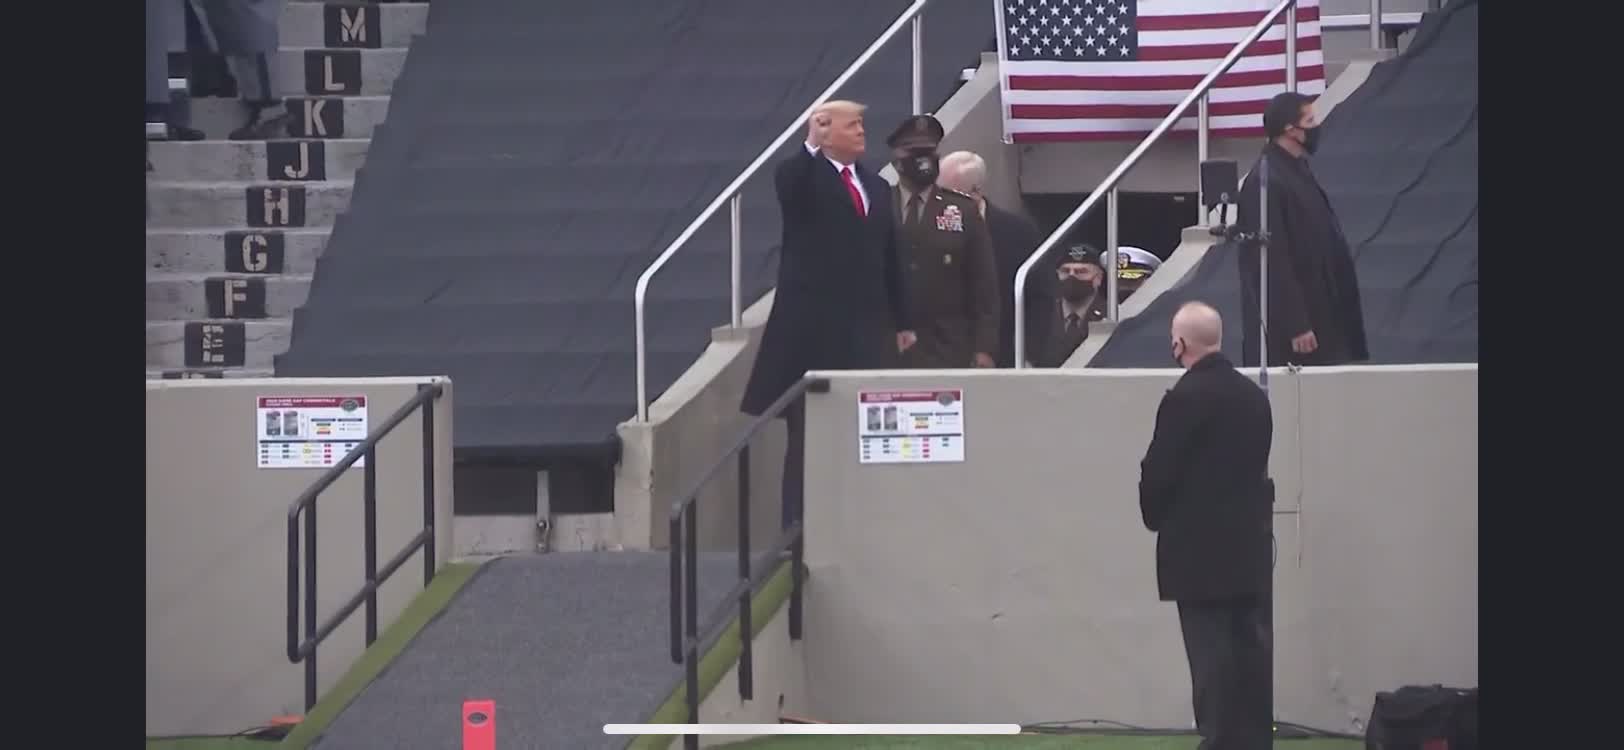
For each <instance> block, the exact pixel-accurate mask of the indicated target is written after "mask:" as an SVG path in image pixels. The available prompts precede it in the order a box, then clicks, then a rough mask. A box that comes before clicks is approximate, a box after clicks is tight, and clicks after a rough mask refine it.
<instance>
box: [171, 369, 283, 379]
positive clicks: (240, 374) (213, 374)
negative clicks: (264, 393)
mask: <svg viewBox="0 0 1624 750" xmlns="http://www.w3.org/2000/svg"><path fill="white" fill-rule="evenodd" d="M272 377H276V373H275V371H273V370H272V369H271V368H269V367H193V368H185V367H177V368H174V369H168V370H147V380H192V379H197V380H209V379H232V380H238V379H244V378H272Z"/></svg>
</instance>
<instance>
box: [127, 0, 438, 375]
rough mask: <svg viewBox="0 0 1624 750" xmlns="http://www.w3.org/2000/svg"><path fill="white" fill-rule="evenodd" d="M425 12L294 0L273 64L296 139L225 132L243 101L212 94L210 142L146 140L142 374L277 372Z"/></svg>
mask: <svg viewBox="0 0 1624 750" xmlns="http://www.w3.org/2000/svg"><path fill="white" fill-rule="evenodd" d="M428 13H429V4H428V3H426V2H389V3H383V4H377V3H356V2H342V3H336V2H335V3H328V2H310V1H309V0H292V1H291V2H289V3H288V4H287V6H286V9H285V10H284V12H283V16H282V23H281V41H282V50H281V52H280V54H278V56H277V59H276V64H277V65H278V66H279V68H280V71H281V73H282V78H281V81H282V83H281V88H282V91H281V93H282V94H283V95H284V97H285V99H286V101H287V104H288V112H289V113H290V115H291V116H292V117H291V121H292V122H291V125H290V132H289V135H288V137H286V138H279V139H275V140H271V141H228V140H225V138H226V134H227V133H229V132H230V131H231V130H233V129H235V128H237V127H239V126H241V125H242V123H243V118H244V116H245V110H244V108H243V106H242V104H241V103H240V102H238V101H237V100H235V99H224V98H205V99H197V100H194V101H193V102H192V108H191V125H192V126H193V127H196V128H198V129H201V130H202V131H203V132H204V133H206V134H207V136H208V138H209V140H205V141H193V142H163V141H155V142H151V143H150V144H149V146H148V161H149V162H150V163H151V164H152V167H153V171H151V172H148V173H147V239H146V246H147V250H146V258H147V377H149V378H182V377H270V376H271V374H272V370H271V360H272V357H274V356H275V355H276V354H278V353H280V352H282V351H284V350H286V349H287V346H288V341H289V339H290V337H291V316H292V314H293V310H294V309H295V308H297V307H298V306H299V305H301V304H303V302H304V300H305V298H306V297H307V296H308V294H309V290H310V282H311V274H312V273H313V272H314V270H315V265H316V260H317V258H319V257H320V256H321V253H322V251H323V249H324V248H325V247H326V244H327V239H328V236H329V234H330V233H331V231H332V226H333V222H334V220H335V219H336V218H337V216H338V215H339V214H341V213H343V212H344V211H345V210H346V209H347V208H348V207H349V204H350V195H351V187H352V185H353V180H354V178H355V173H356V171H357V170H359V169H360V168H361V166H362V164H363V163H364V162H365V160H366V156H367V150H368V147H369V145H370V142H371V138H372V135H373V133H374V132H375V131H376V129H377V127H378V126H379V125H380V124H381V123H383V122H384V120H385V118H386V117H387V116H388V112H389V94H390V92H391V91H392V90H393V87H394V84H395V81H396V79H397V78H398V77H399V76H400V73H401V70H402V69H403V68H404V66H405V64H406V56H407V51H408V48H409V47H410V45H411V42H412V40H413V39H414V38H416V37H418V36H419V35H421V34H423V33H424V30H425V29H426V27H427V22H428Z"/></svg>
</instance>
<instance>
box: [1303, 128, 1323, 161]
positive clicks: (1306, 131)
mask: <svg viewBox="0 0 1624 750" xmlns="http://www.w3.org/2000/svg"><path fill="white" fill-rule="evenodd" d="M1319 141H1320V126H1318V125H1315V126H1314V127H1311V128H1303V150H1304V151H1307V152H1308V153H1310V154H1312V153H1314V152H1315V151H1318V150H1319Z"/></svg>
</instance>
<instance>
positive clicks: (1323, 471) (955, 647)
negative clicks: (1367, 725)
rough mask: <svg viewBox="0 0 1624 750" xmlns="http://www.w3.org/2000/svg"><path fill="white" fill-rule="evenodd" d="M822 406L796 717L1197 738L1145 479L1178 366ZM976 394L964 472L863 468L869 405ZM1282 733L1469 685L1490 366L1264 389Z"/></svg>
mask: <svg viewBox="0 0 1624 750" xmlns="http://www.w3.org/2000/svg"><path fill="white" fill-rule="evenodd" d="M829 375H831V376H832V388H831V391H830V392H829V393H827V394H817V395H813V396H811V397H810V399H809V404H808V435H807V445H808V455H807V509H806V522H807V548H806V560H807V565H808V566H809V568H810V570H811V579H810V580H811V585H810V586H809V588H808V590H807V596H808V600H807V606H806V618H807V619H806V628H807V630H806V640H805V642H804V644H803V649H804V653H805V656H806V659H805V664H806V675H807V685H808V707H807V711H808V712H809V713H810V714H811V715H813V716H815V717H817V718H819V719H823V720H829V721H851V722H864V721H898V722H914V721H917V722H933V721H973V722H981V721H988V722H991V721H1018V722H1023V723H1024V722H1036V721H1055V720H1065V719H1073V718H1077V717H1080V716H1085V715H1086V716H1088V717H1093V718H1103V719H1112V720H1116V721H1122V722H1128V723H1132V724H1137V725H1144V726H1161V727H1187V726H1189V725H1190V722H1191V717H1190V695H1189V671H1188V667H1187V665H1186V662H1185V657H1184V650H1183V644H1182V640H1181V637H1180V634H1179V629H1178V622H1177V616H1176V613H1175V610H1174V607H1173V605H1172V604H1170V603H1163V602H1160V601H1158V600H1157V597H1156V587H1155V570H1154V549H1155V547H1154V544H1155V539H1154V536H1153V535H1152V534H1151V533H1149V532H1147V531H1146V530H1145V529H1144V528H1143V525H1142V522H1141V520H1140V517H1139V510H1138V504H1137V481H1138V461H1139V459H1140V458H1141V457H1142V455H1143V451H1144V449H1145V446H1146V444H1147V443H1148V441H1149V437H1150V433H1151V429H1152V424H1153V421H1154V416H1155V410H1156V407H1157V403H1158V399H1159V398H1160V396H1161V395H1162V393H1163V392H1164V391H1165V389H1167V388H1168V387H1169V386H1171V384H1172V383H1173V381H1174V379H1175V378H1176V377H1177V371H1175V370H1121V371H1115V370H1113V371H1092V370H1025V371H1019V372H1011V371H969V370H965V371H930V372H911V373H909V372H885V373H845V374H842V373H829ZM938 387H955V388H963V389H964V391H965V409H966V414H965V423H966V424H965V429H966V439H965V443H966V451H967V459H966V461H965V462H964V463H959V464H936V465H916V466H902V465H879V466H863V465H859V464H858V463H857V458H856V454H857V445H856V435H855V434H854V430H853V416H854V415H853V409H854V405H855V404H856V398H857V392H858V391H859V390H863V389H875V388H877V389H892V388H906V389H911V390H912V389H927V388H938ZM1270 396H1271V400H1272V403H1273V405H1274V418H1275V424H1276V428H1275V447H1274V450H1273V455H1272V458H1271V472H1272V474H1273V476H1274V477H1275V479H1276V482H1277V485H1278V492H1279V499H1278V503H1277V519H1276V525H1275V528H1276V537H1277V541H1278V545H1279V553H1278V554H1279V556H1278V561H1277V565H1276V576H1277V577H1276V589H1277V594H1276V606H1275V622H1276V632H1275V637H1276V652H1275V683H1276V691H1275V695H1276V712H1277V714H1278V716H1279V718H1281V719H1284V720H1287V721H1293V722H1298V723H1303V724H1309V725H1313V726H1318V727H1323V728H1328V729H1338V730H1343V731H1354V732H1357V731H1361V729H1362V726H1363V724H1362V722H1363V719H1364V718H1365V717H1366V716H1367V714H1368V711H1369V709H1370V704H1371V701H1372V699H1373V696H1374V694H1375V692H1376V691H1378V690H1386V689H1392V688H1396V687H1398V686H1400V685H1404V684H1409V683H1434V682H1442V683H1457V684H1476V682H1477V634H1476V631H1477V594H1476V591H1477V563H1476V559H1477V367H1476V366H1475V365H1468V366H1414V367H1397V366H1395V367H1359V368H1324V369H1316V370H1311V371H1307V372H1303V373H1300V374H1288V373H1287V372H1285V371H1284V370H1281V371H1277V372H1275V373H1274V374H1272V376H1271V394H1270Z"/></svg>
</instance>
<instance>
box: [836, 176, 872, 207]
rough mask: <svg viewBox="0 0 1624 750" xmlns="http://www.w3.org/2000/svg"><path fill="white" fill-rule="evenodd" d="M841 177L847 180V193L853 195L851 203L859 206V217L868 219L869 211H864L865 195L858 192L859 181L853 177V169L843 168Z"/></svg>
mask: <svg viewBox="0 0 1624 750" xmlns="http://www.w3.org/2000/svg"><path fill="white" fill-rule="evenodd" d="M840 175H841V176H842V177H845V178H846V192H848V193H851V202H852V204H853V205H855V206H857V215H858V216H863V217H867V216H868V211H866V210H864V209H863V194H862V193H860V192H858V191H857V180H855V179H853V177H852V173H851V167H841V168H840Z"/></svg>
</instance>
